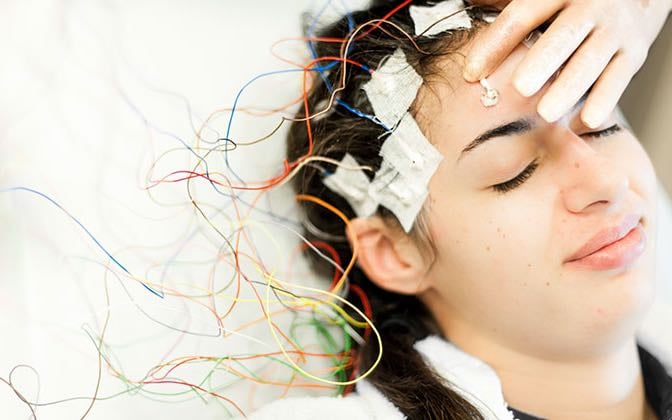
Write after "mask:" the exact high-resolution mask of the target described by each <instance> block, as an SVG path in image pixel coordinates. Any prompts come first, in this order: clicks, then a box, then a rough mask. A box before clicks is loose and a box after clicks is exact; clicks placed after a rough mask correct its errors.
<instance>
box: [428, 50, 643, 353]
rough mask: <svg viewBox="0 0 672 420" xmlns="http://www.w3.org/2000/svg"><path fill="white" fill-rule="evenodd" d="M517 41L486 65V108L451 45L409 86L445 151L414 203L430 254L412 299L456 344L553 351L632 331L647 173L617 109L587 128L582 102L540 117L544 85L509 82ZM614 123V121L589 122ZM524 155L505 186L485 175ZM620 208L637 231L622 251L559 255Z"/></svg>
mask: <svg viewBox="0 0 672 420" xmlns="http://www.w3.org/2000/svg"><path fill="white" fill-rule="evenodd" d="M526 51H527V48H526V47H524V46H522V45H521V46H520V47H519V48H518V49H517V50H516V51H515V52H514V53H513V54H512V55H511V56H510V57H509V58H508V59H507V60H506V61H505V62H504V63H503V64H502V65H501V66H500V67H499V68H498V70H497V71H496V72H495V73H494V74H492V75H491V77H489V78H488V80H489V81H490V83H491V85H492V86H493V87H495V88H496V89H497V90H498V91H499V92H500V101H499V104H498V105H496V106H494V107H491V108H485V107H484V106H483V105H482V104H481V102H480V97H481V92H482V88H481V86H480V85H479V84H467V83H466V82H464V81H463V80H462V78H461V77H460V74H461V70H462V69H461V65H460V63H459V62H456V61H455V57H453V58H452V59H450V60H445V61H444V62H442V73H441V76H442V78H435V79H436V80H433V81H431V89H423V90H421V94H420V97H419V99H418V103H417V104H416V109H417V110H418V112H417V115H416V119H417V120H418V122H419V124H420V125H421V127H422V128H423V131H424V132H425V134H426V135H427V137H428V138H429V139H430V141H431V142H432V143H433V144H434V145H435V146H436V147H437V148H438V149H439V150H440V152H441V153H442V154H443V155H444V160H443V162H442V164H441V166H440V168H439V169H438V171H437V172H436V174H435V175H434V177H433V178H432V180H431V182H430V185H429V190H430V198H429V199H428V201H427V203H426V206H427V210H428V215H429V229H430V233H431V236H432V238H433V241H434V245H435V248H436V251H437V255H436V260H435V262H434V265H433V266H432V267H431V269H430V271H429V274H428V280H429V284H431V288H430V289H429V291H428V292H425V293H424V294H423V295H421V298H422V299H423V300H424V301H425V303H426V304H427V305H428V306H429V308H430V310H431V311H432V312H433V313H434V315H435V316H436V318H437V319H438V320H439V323H440V324H441V326H442V328H443V329H444V333H445V334H446V336H447V337H448V338H449V339H458V337H460V338H459V340H461V341H462V342H463V343H462V344H463V345H465V346H468V345H469V344H467V342H466V341H465V340H468V341H470V342H472V344H475V343H477V342H482V341H490V342H497V343H500V344H503V345H506V346H507V347H509V348H511V347H513V348H518V349H524V350H525V351H526V352H528V353H529V352H533V353H536V354H544V355H549V354H553V355H557V357H567V356H569V355H571V354H586V352H596V351H604V350H607V349H608V348H609V347H611V346H613V345H615V344H617V343H620V342H622V341H623V340H624V339H625V338H626V337H631V336H632V334H633V332H634V331H635V329H636V328H637V326H638V324H639V322H640V320H641V317H642V316H643V314H644V312H645V310H646V309H647V307H648V306H649V303H650V302H651V299H652V297H653V285H654V255H655V250H654V242H655V238H654V236H655V230H656V226H655V225H656V223H655V213H656V177H655V173H654V170H653V167H652V165H651V162H650V160H649V158H648V156H647V154H646V153H645V151H644V150H643V149H642V146H641V145H640V143H639V142H638V140H637V139H636V138H635V136H634V135H633V134H632V133H631V132H630V131H629V130H628V128H627V127H626V125H625V122H624V121H623V120H621V119H619V117H618V115H617V113H614V114H613V115H612V117H611V120H610V121H608V123H606V124H605V125H604V126H603V127H600V128H599V129H597V130H590V129H588V128H587V127H584V126H583V125H582V124H581V122H580V118H579V115H578V113H579V111H580V107H581V105H579V106H577V108H576V109H575V110H573V111H572V112H571V113H569V114H568V115H566V116H565V117H564V118H563V119H561V120H560V121H558V122H556V123H554V124H549V123H547V122H545V121H544V120H542V119H541V117H539V116H538V115H537V113H536V111H535V110H536V106H537V103H538V102H539V99H540V98H541V96H542V95H543V92H544V90H542V91H541V92H540V93H539V94H537V95H536V96H533V97H530V98H524V97H522V96H520V95H519V94H518V93H517V92H516V91H515V90H514V88H513V86H512V84H511V79H512V74H513V71H514V70H515V68H516V65H517V63H519V62H520V61H521V60H522V58H523V56H524V54H525V52H526ZM448 81H449V82H448ZM510 123H513V124H511V125H509V124H510ZM614 124H618V126H619V127H620V130H615V129H610V130H608V131H603V132H602V133H598V134H591V133H595V132H598V131H601V130H604V129H607V128H609V127H611V126H613V125H614ZM504 125H509V127H508V128H509V129H504V130H499V133H495V134H494V135H492V136H491V137H492V138H490V139H489V140H487V141H485V142H482V143H481V144H479V145H477V146H476V147H472V148H471V150H469V151H468V152H463V150H464V149H465V148H466V147H467V146H468V145H469V144H470V143H472V141H473V140H474V139H476V138H478V137H479V136H482V135H483V133H484V132H487V131H489V130H491V129H494V128H497V127H500V126H504ZM531 164H533V167H531V168H529V169H533V168H534V167H536V169H534V170H528V172H527V174H526V175H528V176H525V175H523V178H524V179H523V178H521V180H522V182H513V183H511V184H510V185H509V187H510V188H509V189H508V191H497V190H496V188H499V189H502V188H504V187H493V186H495V185H498V184H502V183H505V182H507V181H509V180H511V179H513V178H515V177H517V176H518V175H519V174H521V172H523V171H524V170H525V169H526V168H527V167H528V166H530V165H531ZM632 219H634V220H635V223H636V222H637V221H638V220H640V219H641V224H642V227H643V232H644V233H645V236H646V239H645V240H644V249H643V252H642V253H641V255H638V256H637V255H634V256H632V257H636V258H634V260H632V261H623V260H622V261H616V262H613V263H612V264H611V268H607V267H604V266H603V267H601V268H598V267H597V266H587V265H580V264H577V263H568V262H567V260H568V259H570V257H571V256H572V255H573V254H575V253H576V252H577V251H578V250H579V249H581V248H582V247H583V245H584V244H585V243H586V242H587V241H589V240H590V239H591V238H593V237H594V236H595V235H597V234H598V233H600V232H601V231H603V230H605V229H609V228H614V227H618V226H619V225H620V224H621V223H623V222H624V220H625V221H627V220H632ZM635 236H636V235H635ZM636 239H637V238H636V237H634V238H633V240H634V241H635V242H636ZM640 245H641V244H640ZM635 248H636V247H635ZM612 256H613V254H612ZM606 258H608V256H607V255H606V254H604V253H603V254H602V255H598V256H597V258H595V257H594V258H593V261H594V260H596V259H601V260H602V261H603V262H605V259H606ZM459 340H458V341H459ZM458 344H459V342H458Z"/></svg>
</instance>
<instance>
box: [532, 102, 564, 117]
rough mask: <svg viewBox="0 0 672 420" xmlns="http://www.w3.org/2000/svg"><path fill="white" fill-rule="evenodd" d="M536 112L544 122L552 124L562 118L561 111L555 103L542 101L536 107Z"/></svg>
mask: <svg viewBox="0 0 672 420" xmlns="http://www.w3.org/2000/svg"><path fill="white" fill-rule="evenodd" d="M537 112H538V113H539V115H541V118H543V119H544V120H546V122H548V123H554V122H556V121H557V120H559V119H560V117H562V114H563V109H562V107H561V106H559V104H558V103H557V102H551V101H548V100H544V99H542V100H541V102H540V103H539V105H538V106H537Z"/></svg>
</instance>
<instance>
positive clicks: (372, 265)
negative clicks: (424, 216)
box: [347, 216, 430, 295]
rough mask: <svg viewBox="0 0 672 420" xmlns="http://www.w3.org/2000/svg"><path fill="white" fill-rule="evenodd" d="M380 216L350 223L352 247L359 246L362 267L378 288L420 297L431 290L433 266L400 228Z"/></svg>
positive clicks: (349, 231)
mask: <svg viewBox="0 0 672 420" xmlns="http://www.w3.org/2000/svg"><path fill="white" fill-rule="evenodd" d="M388 225H389V224H388V223H385V221H383V219H381V218H380V217H377V216H373V217H367V218H356V219H353V220H351V221H350V228H349V229H348V232H347V235H348V240H349V241H350V246H352V247H354V246H355V245H354V244H355V242H356V243H357V248H358V249H357V250H358V264H359V266H360V268H361V269H362V270H363V271H364V273H365V274H366V275H367V277H368V278H369V279H370V280H371V281H372V282H374V283H375V284H376V285H377V286H378V287H380V288H382V289H385V290H388V291H390V292H395V293H400V294H404V295H416V294H419V293H421V292H424V291H425V290H427V289H428V288H429V287H430V284H429V283H430V282H429V280H428V278H427V271H428V269H429V263H428V262H427V261H426V259H425V258H423V254H422V252H421V251H420V249H419V248H418V246H417V244H416V243H415V242H414V241H413V239H411V238H410V237H409V236H408V235H406V234H405V233H404V232H403V231H402V230H401V229H399V228H398V227H392V226H388Z"/></svg>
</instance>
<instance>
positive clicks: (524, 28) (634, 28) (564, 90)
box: [463, 0, 672, 127]
mask: <svg viewBox="0 0 672 420" xmlns="http://www.w3.org/2000/svg"><path fill="white" fill-rule="evenodd" d="M469 3H472V4H477V5H490V6H495V7H498V8H500V9H502V8H503V10H502V13H501V14H500V15H499V16H498V17H497V19H496V20H495V22H494V23H493V24H492V25H490V27H489V28H487V29H486V30H484V31H482V33H480V34H479V36H478V42H475V43H474V44H473V46H474V47H473V48H472V49H471V51H469V52H468V57H467V63H466V65H465V67H464V72H463V76H464V77H465V79H466V80H467V81H471V82H473V81H477V80H480V79H481V78H483V77H485V76H487V75H490V74H491V73H492V72H493V71H494V69H496V68H497V67H498V66H499V64H500V63H501V62H502V61H503V60H504V58H506V57H507V56H508V54H509V53H510V52H511V51H512V50H513V49H514V48H515V47H516V46H517V45H518V44H519V43H520V42H521V41H522V40H523V39H524V38H525V37H526V36H527V35H528V34H529V33H530V32H531V31H532V30H534V29H535V28H536V27H538V26H539V25H540V24H541V23H543V22H546V21H547V20H549V19H551V18H552V19H553V23H552V24H551V25H550V27H549V28H548V30H547V31H546V32H545V33H544V34H543V36H542V37H541V39H540V40H539V42H538V43H537V44H536V45H535V47H534V48H533V49H532V50H531V51H530V52H529V54H528V55H527V56H526V57H525V59H524V60H523V61H522V62H521V63H520V65H519V66H518V68H517V69H516V71H515V72H514V73H513V75H512V80H513V84H514V85H515V86H516V89H517V90H518V92H519V93H520V94H521V95H523V96H530V95H532V94H535V93H536V92H537V91H538V89H539V88H540V87H541V86H542V85H544V83H545V82H546V81H547V80H548V79H549V78H550V77H551V76H552V75H553V74H554V73H555V72H556V71H558V70H559V69H560V67H561V66H564V69H563V70H562V71H561V74H560V77H558V78H557V79H556V80H554V82H553V83H552V85H551V88H550V89H548V90H547V93H546V95H545V97H544V99H543V100H541V101H539V103H538V106H537V108H538V112H539V114H540V115H541V116H542V117H543V118H544V119H546V121H549V122H553V121H556V120H557V119H559V118H560V117H561V116H562V115H564V114H565V113H566V112H568V111H569V109H570V108H571V107H572V106H573V105H575V104H576V103H577V101H578V100H579V98H581V96H582V95H583V94H584V93H585V92H586V91H588V89H589V88H590V87H591V85H593V84H595V86H594V88H593V89H592V91H591V94H590V96H589V98H588V101H587V103H586V106H585V107H584V109H583V111H582V113H581V118H582V119H583V122H584V123H585V124H586V125H587V126H590V127H598V126H599V125H601V124H602V123H603V122H604V121H605V120H606V119H607V118H608V116H609V114H610V113H611V112H612V110H613V109H614V107H616V105H617V102H618V100H619V98H620V97H621V95H622V94H623V91H624V90H625V88H626V87H627V85H628V83H629V82H630V79H632V77H633V76H634V75H635V73H636V72H637V71H638V70H639V69H640V67H641V66H642V64H643V63H644V60H645V59H646V56H647V52H648V50H649V47H650V46H651V44H652V43H653V41H654V40H655V39H656V37H657V36H658V33H659V32H660V30H661V28H662V27H663V24H664V23H665V20H666V19H667V16H668V14H669V13H670V11H672V0H639V1H635V0H609V1H603V0H544V1H538V0H472V1H470V2H469Z"/></svg>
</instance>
